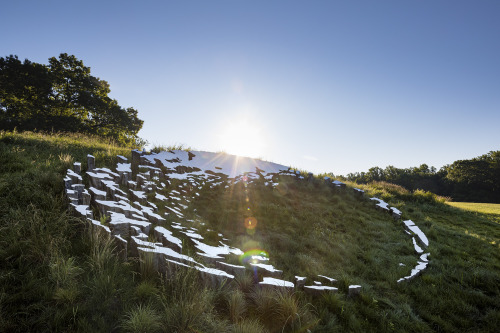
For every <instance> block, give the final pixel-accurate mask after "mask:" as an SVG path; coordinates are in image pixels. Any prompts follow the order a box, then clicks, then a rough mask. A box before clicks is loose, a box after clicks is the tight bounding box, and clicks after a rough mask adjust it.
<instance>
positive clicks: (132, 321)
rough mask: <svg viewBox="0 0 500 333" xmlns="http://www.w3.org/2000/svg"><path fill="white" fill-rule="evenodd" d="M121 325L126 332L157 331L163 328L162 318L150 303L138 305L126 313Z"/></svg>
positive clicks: (147, 332)
mask: <svg viewBox="0 0 500 333" xmlns="http://www.w3.org/2000/svg"><path fill="white" fill-rule="evenodd" d="M120 326H121V328H122V329H123V330H124V331H125V332H133V333H155V332H160V331H161V329H162V318H161V316H160V314H159V313H158V312H157V311H156V310H155V309H153V308H152V307H151V306H150V305H138V306H137V307H136V308H134V309H132V310H130V311H128V312H127V313H126V314H125V316H124V318H123V320H122V323H121V325H120Z"/></svg>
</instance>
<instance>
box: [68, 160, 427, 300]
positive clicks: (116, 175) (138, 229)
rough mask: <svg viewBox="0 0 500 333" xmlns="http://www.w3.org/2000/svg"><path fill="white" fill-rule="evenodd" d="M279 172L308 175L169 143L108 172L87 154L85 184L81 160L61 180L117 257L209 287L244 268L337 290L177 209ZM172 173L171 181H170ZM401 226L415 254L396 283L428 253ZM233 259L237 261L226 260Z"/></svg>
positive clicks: (412, 230)
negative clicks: (184, 271)
mask: <svg viewBox="0 0 500 333" xmlns="http://www.w3.org/2000/svg"><path fill="white" fill-rule="evenodd" d="M281 176H289V177H294V178H295V179H296V180H297V181H306V180H308V181H312V179H313V178H312V174H310V175H309V177H308V178H307V179H305V177H303V176H302V175H301V174H300V173H299V172H297V171H294V170H292V169H291V168H289V167H286V166H283V165H279V164H275V163H271V162H265V161H261V160H257V159H251V158H246V157H237V156H234V155H228V154H224V153H220V154H216V153H209V152H198V151H193V152H187V151H182V150H174V151H166V152H160V153H149V154H147V153H146V152H141V151H138V150H133V151H132V159H131V161H130V162H129V161H128V159H127V158H125V157H123V156H117V164H116V168H115V170H114V171H113V170H110V169H108V168H97V167H96V166H95V158H94V157H93V156H92V155H88V156H87V170H86V177H85V178H86V179H87V180H88V181H87V183H88V184H87V185H86V184H84V177H82V167H81V163H79V162H76V163H74V165H73V169H68V171H67V174H66V176H65V178H64V185H65V192H66V195H67V197H68V199H69V201H70V206H71V208H72V210H73V211H74V212H75V214H77V215H79V216H82V217H84V218H85V219H86V220H87V221H88V223H89V224H90V226H91V227H92V229H93V230H94V232H96V233H101V232H104V233H107V234H109V235H110V236H111V237H112V238H113V239H114V241H115V244H116V249H117V255H119V256H120V257H121V258H122V259H124V260H126V259H127V258H128V257H145V256H149V257H150V258H152V263H153V265H154V267H155V269H156V270H158V271H159V272H161V273H163V274H166V275H167V276H169V275H172V274H175V272H176V271H177V270H178V269H179V268H181V267H183V268H188V269H193V270H196V271H197V272H198V273H199V275H200V277H201V278H202V281H204V283H205V284H206V285H207V286H210V287H216V286H220V285H221V284H224V283H227V282H229V281H231V280H233V279H234V278H235V277H237V276H239V275H243V274H247V273H248V274H252V276H253V277H254V282H255V283H256V284H258V285H259V286H260V287H261V288H274V289H283V290H294V289H297V288H300V289H302V290H304V291H305V292H307V293H310V294H312V295H321V294H323V293H330V292H333V293H335V292H338V288H337V287H335V285H336V282H337V280H335V279H334V278H331V277H327V276H324V275H318V276H317V279H316V280H318V281H312V284H310V285H306V283H307V279H306V278H305V277H301V276H295V281H293V282H291V281H286V280H283V279H282V277H283V271H282V270H279V269H277V268H275V267H274V266H273V265H272V264H271V263H270V258H269V255H268V254H267V253H266V252H265V251H264V250H262V251H258V250H257V251H256V250H254V251H248V252H243V251H242V250H241V249H239V248H236V247H232V246H230V245H228V244H229V239H227V238H225V237H224V235H223V234H222V233H217V237H216V239H214V237H213V232H212V236H211V237H210V241H209V240H207V239H205V236H204V235H203V234H202V232H201V231H200V230H199V229H198V228H196V227H195V225H202V226H204V223H203V222H201V221H195V220H194V219H189V218H187V217H186V216H185V215H184V211H185V210H186V209H187V208H188V207H189V204H190V202H191V200H192V199H193V197H195V196H200V193H199V190H200V189H202V188H203V187H206V186H208V187H210V188H214V187H216V186H224V187H225V188H228V187H229V186H231V185H233V184H236V183H239V182H242V183H243V184H244V186H245V188H246V186H247V185H248V184H250V183H252V182H257V181H258V182H261V183H262V184H263V185H264V186H269V187H276V186H277V185H278V184H279V179H280V177H281ZM174 179H177V180H178V181H175V182H174V181H173V180H174ZM324 181H325V183H327V184H328V185H330V186H332V187H334V188H337V189H339V190H346V185H345V184H344V183H342V182H339V181H337V180H331V179H330V178H329V177H325V178H324ZM174 183H175V184H177V185H174ZM165 189H168V195H165V193H166V192H167V191H165ZM354 191H355V193H356V194H357V195H359V196H360V197H363V196H364V191H363V190H360V189H354ZM162 193H164V194H162ZM247 199H248V197H247ZM371 200H373V201H376V202H377V204H376V208H378V209H380V210H383V211H386V212H388V213H390V214H391V215H392V216H393V217H394V218H395V219H396V220H400V219H401V215H402V213H401V212H400V211H399V210H397V209H396V208H394V207H389V205H388V204H387V203H385V202H384V201H382V200H380V199H377V198H371ZM155 202H156V204H155ZM160 203H161V206H162V207H164V208H165V212H164V213H163V216H162V215H161V214H160V213H159V209H158V205H157V204H160ZM93 211H96V212H99V215H100V217H101V220H103V222H104V220H106V222H105V223H104V224H103V223H101V221H100V220H99V221H98V220H96V219H94V213H93ZM166 217H168V218H169V219H168V220H169V221H170V222H167V219H166ZM173 219H174V220H176V221H175V222H171V220H173ZM252 221H253V220H251V219H248V221H247V220H246V221H245V226H246V227H247V228H248V229H249V231H251V230H252V229H253V228H254V227H255V224H256V223H254V224H252ZM195 222H197V224H196V223H195ZM403 226H404V228H405V232H406V233H407V234H409V235H410V236H411V237H412V239H413V244H414V246H415V251H416V252H417V254H419V255H420V261H419V262H418V265H417V266H416V267H415V268H414V269H413V270H412V271H411V273H410V275H408V276H405V277H403V278H401V279H399V280H398V282H401V281H405V280H410V279H412V278H413V277H415V276H417V275H418V274H419V273H420V272H421V271H422V270H423V269H425V268H426V266H427V264H428V256H429V253H423V252H424V251H423V249H422V247H424V248H425V247H427V246H428V243H429V242H428V239H427V237H426V236H425V234H424V233H423V232H422V231H421V230H420V229H419V228H418V226H416V225H415V224H414V223H413V222H412V221H410V220H408V221H403ZM206 231H212V230H209V229H207V230H205V232H206ZM187 246H189V247H192V248H194V249H195V251H196V255H195V256H188V255H186V254H185V251H184V249H185V248H186V247H187ZM234 262H238V263H240V264H238V265H235V264H232V263H234ZM400 265H402V264H400ZM360 290H361V286H359V285H351V286H349V291H348V293H349V295H351V296H352V295H356V294H358V293H359V292H360Z"/></svg>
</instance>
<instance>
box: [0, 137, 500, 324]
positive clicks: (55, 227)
mask: <svg viewBox="0 0 500 333" xmlns="http://www.w3.org/2000/svg"><path fill="white" fill-rule="evenodd" d="M87 154H92V155H94V156H95V157H96V164H97V165H99V166H108V167H111V166H113V165H114V164H115V163H116V155H124V156H127V157H130V151H129V150H127V149H124V148H121V147H117V146H114V145H112V144H110V143H106V142H102V141H99V140H98V139H95V138H88V137H82V136H76V135H52V136H49V135H41V134H33V133H25V134H19V133H9V132H1V133H0V331H5V332H11V331H12V332H26V331H31V332H39V331H51V332H54V331H82V332H98V331H101V332H111V331H113V332H121V331H125V332H141V331H143V332H162V331H164V332H282V331H284V332H292V331H297V332H305V331H307V329H309V330H310V331H312V332H335V331H339V332H343V331H359V332H367V331H376V332H380V331H397V332H405V331H407V332H426V331H444V332H456V331H466V330H467V331H478V332H488V331H491V332H495V331H496V330H497V329H498V327H500V311H499V309H500V290H499V286H500V251H499V250H500V248H499V242H500V225H499V222H498V215H495V214H478V213H471V212H468V211H464V210H462V209H459V208H455V207H451V206H449V205H447V204H446V203H444V202H443V201H441V200H439V198H437V197H436V196H434V195H432V194H430V193H425V192H415V193H410V192H408V191H406V190H404V189H403V188H401V187H398V186H394V185H391V184H387V183H373V184H370V185H364V186H363V187H362V188H363V189H364V190H365V191H366V192H367V197H371V196H376V197H378V198H381V199H383V200H385V201H386V202H389V203H390V204H391V205H392V206H394V207H397V208H398V209H400V210H401V211H402V212H403V218H404V219H405V220H406V219H411V220H412V221H414V222H415V223H416V224H417V225H418V226H419V227H420V228H421V229H422V231H424V232H425V234H426V235H427V237H428V238H429V241H430V245H429V248H428V251H429V252H430V257H429V259H430V263H429V265H428V267H427V269H426V270H425V271H424V272H423V274H422V275H421V276H418V277H416V278H415V279H413V280H411V281H404V282H402V283H396V281H397V279H398V278H400V277H402V276H404V275H407V273H408V271H409V270H410V269H411V267H412V266H414V264H415V262H416V258H415V255H414V249H413V244H412V242H411V238H408V237H407V235H405V233H404V229H403V228H402V223H401V221H395V220H393V219H392V218H391V217H390V216H389V215H387V214H385V213H383V212H380V211H377V210H375V209H374V203H373V202H370V201H369V200H367V199H360V198H358V197H357V196H356V195H355V194H354V192H353V191H350V190H349V188H350V187H353V186H355V185H354V184H350V183H348V184H347V185H348V189H347V190H346V191H338V190H334V189H331V188H330V187H328V186H326V185H325V184H324V183H323V182H322V181H320V180H319V179H316V180H315V181H314V182H312V183H309V182H296V181H292V180H287V179H283V180H282V181H280V184H279V185H278V186H277V187H276V188H275V189H270V188H269V187H261V186H249V187H248V188H245V187H244V186H243V185H242V184H241V183H240V184H236V185H235V186H233V187H231V188H229V189H224V188H221V187H215V188H212V189H209V188H207V189H204V192H202V193H200V196H199V198H198V199H196V200H193V202H192V204H191V205H190V207H189V208H188V214H189V212H191V213H192V214H193V216H194V215H195V214H196V216H197V217H198V218H199V219H200V221H202V223H203V224H204V228H205V230H209V229H211V230H214V231H215V232H217V231H221V232H223V233H224V235H225V236H226V237H228V238H229V239H230V241H231V245H233V246H238V247H240V248H243V249H246V248H253V247H259V248H262V249H265V250H266V252H268V253H269V256H270V258H271V260H272V262H273V264H274V265H275V266H276V267H279V268H280V269H283V271H284V274H285V275H284V278H285V279H288V280H292V279H293V276H294V275H301V276H308V277H310V278H312V277H314V276H317V275H318V274H323V275H326V276H330V277H334V278H336V279H337V280H339V282H338V288H339V291H340V292H339V293H338V294H331V295H328V296H324V297H312V296H310V295H307V294H304V293H303V292H301V291H297V292H295V293H293V294H288V293H277V292H272V291H265V290H259V289H257V288H255V287H254V286H252V284H251V281H249V279H244V278H242V279H239V280H237V281H236V284H235V285H233V286H226V287H222V288H218V289H206V288H204V287H203V286H202V285H201V284H200V283H199V282H198V280H197V276H195V275H194V274H192V272H189V271H185V272H180V273H179V274H177V275H176V276H175V277H172V278H167V277H163V276H160V275H158V274H157V273H156V272H154V270H153V269H152V267H151V265H150V264H149V263H148V262H144V261H143V262H140V261H139V260H138V259H137V260H135V259H129V260H128V261H125V262H122V261H120V260H119V259H118V257H117V256H116V255H115V254H114V253H113V247H114V244H113V242H112V241H111V240H110V239H109V238H107V237H105V236H103V235H95V234H93V233H92V232H90V230H89V229H88V226H87V224H86V223H85V222H84V221H83V220H82V219H79V218H76V217H74V216H72V215H71V214H70V212H69V209H68V203H67V201H66V198H65V196H64V194H63V182H62V178H63V176H64V174H65V171H66V169H67V168H70V167H71V165H72V163H73V162H75V161H81V162H84V161H86V156H87ZM83 169H85V168H83ZM247 197H249V200H248V201H247V200H246V198H247ZM248 211H251V212H252V216H253V217H255V219H256V220H257V221H258V227H257V228H256V229H255V233H253V234H248V233H247V232H246V229H245V228H244V227H242V225H243V223H242V221H243V220H244V218H245V217H247V216H248ZM400 263H402V264H404V265H405V266H401V265H400ZM350 284H358V285H361V286H362V292H361V294H360V295H359V296H358V297H348V296H347V293H346V291H347V288H348V286H349V285H350Z"/></svg>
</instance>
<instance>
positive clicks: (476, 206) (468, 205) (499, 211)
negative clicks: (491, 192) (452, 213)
mask: <svg viewBox="0 0 500 333" xmlns="http://www.w3.org/2000/svg"><path fill="white" fill-rule="evenodd" d="M446 203H447V204H448V205H450V206H453V207H456V208H461V209H465V210H468V211H471V212H477V213H482V214H488V215H492V217H493V218H494V217H495V215H496V218H497V220H498V219H500V204H492V203H476V202H453V201H448V202H446Z"/></svg>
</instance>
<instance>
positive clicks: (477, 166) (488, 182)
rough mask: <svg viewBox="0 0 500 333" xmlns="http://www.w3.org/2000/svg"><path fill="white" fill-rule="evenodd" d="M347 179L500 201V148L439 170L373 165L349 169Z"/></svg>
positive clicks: (483, 200) (475, 200) (481, 200)
mask: <svg viewBox="0 0 500 333" xmlns="http://www.w3.org/2000/svg"><path fill="white" fill-rule="evenodd" d="M346 178H347V179H348V180H351V181H355V182H358V183H369V182H372V181H386V182H389V183H393V184H397V185H401V186H403V187H405V188H407V189H409V190H417V189H422V190H426V191H430V192H433V193H436V194H439V195H443V196H448V197H451V198H453V200H456V201H473V202H495V203H500V151H491V152H489V153H488V154H484V155H482V156H479V157H476V158H473V159H470V160H459V161H455V162H453V163H452V164H450V165H445V166H444V167H442V168H441V169H440V170H436V168H434V167H429V166H428V165H427V164H422V165H421V166H420V167H413V168H407V169H399V168H396V167H394V166H391V165H390V166H388V167H386V168H385V169H382V168H379V167H374V168H371V169H369V170H368V172H357V173H350V174H348V175H347V177H346Z"/></svg>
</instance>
